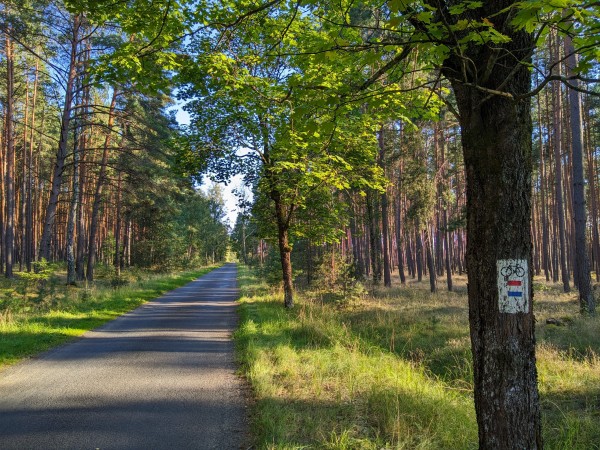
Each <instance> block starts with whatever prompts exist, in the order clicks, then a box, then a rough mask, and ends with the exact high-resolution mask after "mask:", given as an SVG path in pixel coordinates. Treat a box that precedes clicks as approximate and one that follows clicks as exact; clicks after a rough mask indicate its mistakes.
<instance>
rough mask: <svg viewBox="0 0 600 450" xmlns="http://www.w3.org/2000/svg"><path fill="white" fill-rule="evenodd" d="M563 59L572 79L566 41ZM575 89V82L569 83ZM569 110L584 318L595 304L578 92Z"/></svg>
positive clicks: (572, 52) (577, 266) (572, 94)
mask: <svg viewBox="0 0 600 450" xmlns="http://www.w3.org/2000/svg"><path fill="white" fill-rule="evenodd" d="M565 50H566V54H567V55H568V58H567V71H568V73H567V75H568V76H571V75H573V74H574V73H573V70H574V68H575V67H576V66H577V55H576V54H575V50H574V48H573V43H572V41H571V39H570V38H567V40H566V41H565ZM573 83H574V86H575V87H576V88H577V87H578V85H579V80H577V79H574V80H573ZM569 106H570V109H571V111H570V112H571V114H570V118H571V130H572V139H571V145H572V149H573V176H572V179H573V180H572V183H573V220H574V226H575V279H576V280H577V287H578V289H579V307H580V309H581V312H582V313H584V314H594V312H595V310H596V304H595V301H594V295H593V293H592V281H591V278H590V263H589V260H588V255H587V243H586V228H587V214H586V212H585V193H584V183H585V180H584V177H583V123H582V119H581V97H580V95H579V92H577V91H576V90H575V89H571V90H570V92H569Z"/></svg>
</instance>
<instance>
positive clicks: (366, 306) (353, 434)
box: [235, 267, 600, 450]
mask: <svg viewBox="0 0 600 450" xmlns="http://www.w3.org/2000/svg"><path fill="white" fill-rule="evenodd" d="M239 281H240V286H241V292H242V297H241V300H240V301H241V307H240V311H241V316H242V320H241V324H240V328H239V330H238V331H237V333H236V335H235V338H236V342H237V345H238V350H239V351H238V353H239V357H240V360H241V362H242V367H243V371H244V373H245V375H246V377H247V378H248V380H249V381H250V383H251V385H252V387H253V391H254V394H255V398H256V402H255V405H254V407H253V411H254V413H253V419H252V426H253V432H254V436H255V439H256V442H255V444H256V447H257V448H269V449H300V448H331V449H382V448H389V449H469V448H477V428H476V423H475V412H474V407H473V401H472V383H473V382H472V369H471V354H470V343H469V336H468V311H467V298H466V289H465V288H464V282H465V280H456V282H457V284H458V288H457V291H458V292H452V293H448V292H439V293H437V294H430V293H429V292H428V291H427V284H426V283H422V284H419V283H409V284H410V286H409V287H394V288H392V289H390V290H384V289H379V290H378V291H377V292H374V293H372V295H371V296H370V297H368V298H366V299H364V300H362V301H359V302H354V303H352V304H350V305H345V306H339V305H336V304H333V303H330V304H327V303H325V304H323V303H322V302H321V301H320V300H319V299H320V297H319V296H316V295H313V296H312V298H311V297H310V296H309V295H306V294H305V295H298V299H297V307H296V308H295V309H294V310H292V311H288V310H285V309H284V308H283V306H282V305H283V301H282V296H281V295H280V293H279V292H278V291H276V290H273V289H271V288H269V287H267V286H266V285H264V284H262V283H260V282H259V281H258V280H256V279H255V278H254V277H253V276H252V274H251V273H250V272H249V271H248V269H246V268H243V267H240V272H239ZM461 281H462V286H461ZM535 308H536V318H537V324H538V325H537V336H538V344H539V345H538V369H539V382H540V383H539V386H540V393H541V401H542V408H543V426H544V439H545V443H546V448H549V449H582V450H583V449H594V448H596V449H597V448H600V427H598V423H599V422H600V413H599V411H600V358H599V357H598V355H599V354H600V322H599V320H598V319H597V318H592V319H589V318H588V319H585V318H580V317H579V316H578V314H577V310H578V306H577V303H576V302H575V301H574V295H573V294H571V295H570V296H565V295H562V294H560V293H559V290H558V287H554V286H546V289H544V290H543V291H542V292H537V293H536V305H535ZM548 317H559V318H563V319H564V320H565V323H567V325H566V326H562V327H557V326H554V325H546V323H545V320H546V318H548Z"/></svg>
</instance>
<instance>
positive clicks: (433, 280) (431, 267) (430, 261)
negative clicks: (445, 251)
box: [425, 227, 437, 292]
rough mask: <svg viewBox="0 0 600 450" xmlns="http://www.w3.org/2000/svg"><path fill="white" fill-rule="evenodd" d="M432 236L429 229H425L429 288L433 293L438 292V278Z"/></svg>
mask: <svg viewBox="0 0 600 450" xmlns="http://www.w3.org/2000/svg"><path fill="white" fill-rule="evenodd" d="M431 235H432V233H431V232H430V231H429V227H427V228H425V246H426V253H427V270H428V271H429V288H430V290H431V292H437V277H436V270H435V258H434V253H433V245H432V243H431Z"/></svg>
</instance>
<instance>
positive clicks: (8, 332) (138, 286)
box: [0, 267, 214, 368]
mask: <svg viewBox="0 0 600 450" xmlns="http://www.w3.org/2000/svg"><path fill="white" fill-rule="evenodd" d="M212 269H214V267H206V268H201V269H197V270H193V271H186V272H180V273H174V274H170V275H156V274H150V273H146V274H144V273H137V274H136V277H135V279H136V280H135V281H133V282H131V283H128V284H126V285H124V286H121V287H118V288H113V287H111V286H110V282H109V281H107V280H99V281H98V282H95V283H93V284H90V285H89V286H87V287H80V288H78V287H67V286H65V285H64V283H63V282H62V281H61V278H54V279H53V280H47V282H46V285H45V286H46V287H45V288H44V292H45V293H44V298H42V299H41V300H40V301H39V302H38V303H36V302H34V301H30V302H29V303H28V305H31V306H25V307H19V305H20V302H19V299H22V298H25V297H26V296H28V297H35V295H38V296H39V290H40V289H39V288H38V289H37V294H36V293H35V292H30V291H31V289H27V290H25V288H23V287H21V290H20V292H21V296H20V297H19V296H18V295H17V293H16V291H15V286H16V285H18V284H19V281H18V280H16V281H12V282H11V281H9V280H3V281H2V284H1V285H0V292H1V293H2V295H4V296H5V298H6V297H11V296H13V297H17V298H16V300H15V299H13V300H12V302H13V304H14V305H15V308H13V309H14V311H8V310H5V311H4V314H3V315H2V316H0V368H4V367H6V366H8V365H10V364H14V363H15V362H17V361H19V360H21V359H23V358H25V357H28V356H32V355H35V354H38V353H40V352H42V351H44V350H47V349H49V348H52V347H55V346H57V345H60V344H62V343H64V342H67V341H69V340H71V339H73V338H75V337H77V336H80V335H82V334H83V333H85V332H86V331H88V330H91V329H94V328H97V327H99V326H100V325H102V324H104V323H105V322H108V321H109V320H112V319H114V318H116V317H118V316H120V315H121V314H124V313H126V312H128V311H130V310H132V309H134V308H136V307H138V306H139V305H141V304H142V303H144V302H147V301H149V300H152V299H154V298H156V297H158V296H160V295H162V294H164V293H165V292H168V291H170V290H172V289H175V288H177V287H179V286H183V285H184V284H187V283H189V282H190V281H193V280H195V279H196V278H198V277H199V276H201V275H203V274H205V273H207V272H209V271H211V270H212ZM48 285H49V287H48ZM16 289H17V290H19V288H16Z"/></svg>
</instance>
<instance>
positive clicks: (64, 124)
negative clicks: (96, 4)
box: [39, 14, 81, 260]
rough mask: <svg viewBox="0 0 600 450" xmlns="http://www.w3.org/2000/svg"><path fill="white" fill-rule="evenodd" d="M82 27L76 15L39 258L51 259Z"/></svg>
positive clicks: (78, 16) (79, 18) (79, 17)
mask: <svg viewBox="0 0 600 450" xmlns="http://www.w3.org/2000/svg"><path fill="white" fill-rule="evenodd" d="M80 25H81V16H80V15H79V14H77V15H75V16H74V18H73V30H72V36H71V42H70V43H71V54H70V61H69V73H68V78H67V85H66V88H65V104H64V106H63V112H62V119H61V126H60V139H59V142H58V151H57V153H56V163H55V165H54V172H53V176H52V187H51V191H50V199H49V201H48V206H47V208H46V214H45V217H44V228H43V231H42V238H41V242H40V250H39V257H40V258H45V259H46V260H49V259H50V254H51V253H50V245H51V241H52V229H53V227H54V220H55V219H56V208H57V207H58V197H59V194H60V187H61V184H62V179H63V173H64V170H65V159H66V158H67V142H68V138H69V124H70V121H71V110H72V107H73V85H74V82H75V77H76V76H77V47H78V44H79V28H80Z"/></svg>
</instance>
